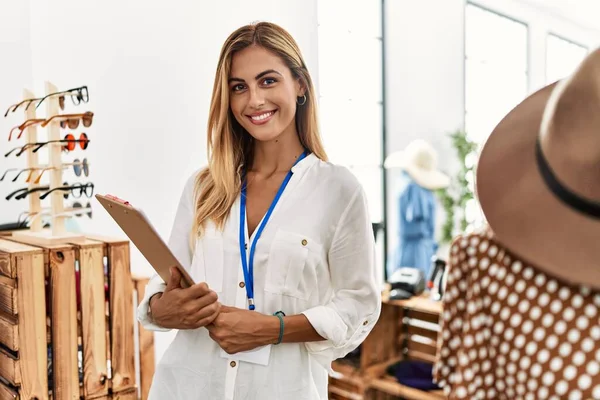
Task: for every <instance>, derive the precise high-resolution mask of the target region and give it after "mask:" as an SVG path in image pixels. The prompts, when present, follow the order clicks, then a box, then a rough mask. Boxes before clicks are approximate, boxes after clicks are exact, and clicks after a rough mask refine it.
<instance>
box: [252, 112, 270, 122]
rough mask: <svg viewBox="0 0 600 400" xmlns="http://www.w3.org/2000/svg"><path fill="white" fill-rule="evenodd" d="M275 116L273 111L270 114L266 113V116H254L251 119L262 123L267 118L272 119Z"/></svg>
mask: <svg viewBox="0 0 600 400" xmlns="http://www.w3.org/2000/svg"><path fill="white" fill-rule="evenodd" d="M273 114H274V112H273V111H270V112H268V113H264V114H261V115H255V116H252V117H251V118H252V119H253V120H254V121H262V120H264V119H267V118H269V117H270V116H271V115H273Z"/></svg>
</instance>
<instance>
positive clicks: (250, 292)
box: [240, 151, 306, 310]
mask: <svg viewBox="0 0 600 400" xmlns="http://www.w3.org/2000/svg"><path fill="white" fill-rule="evenodd" d="M304 157H306V151H305V152H303V153H302V154H301V155H300V157H298V159H297V160H296V162H295V163H294V165H296V164H298V163H299V162H300V161H301V160H302V159H303V158H304ZM291 177H292V170H291V169H290V171H289V172H288V173H287V175H286V176H285V179H284V180H283V182H282V183H281V186H280V187H279V190H278V191H277V194H276V195H275V198H274V199H273V202H272V203H271V205H270V206H269V209H268V210H267V213H266V214H265V217H264V218H263V220H262V222H261V224H260V226H259V227H258V229H257V231H256V236H255V237H254V241H253V242H252V245H251V246H250V260H247V259H246V246H245V244H246V229H245V227H246V179H245V178H244V181H243V182H242V194H241V199H240V200H241V204H240V256H241V258H242V270H243V272H244V281H245V282H246V286H245V287H246V295H247V296H248V308H249V309H250V310H254V308H255V307H254V250H255V249H256V242H258V239H259V238H260V235H261V233H262V231H263V229H265V225H267V221H269V217H271V214H272V213H273V210H274V209H275V206H276V205H277V202H278V201H279V198H280V197H281V194H282V193H283V191H284V190H285V187H286V186H287V184H288V182H289V181H290V178H291Z"/></svg>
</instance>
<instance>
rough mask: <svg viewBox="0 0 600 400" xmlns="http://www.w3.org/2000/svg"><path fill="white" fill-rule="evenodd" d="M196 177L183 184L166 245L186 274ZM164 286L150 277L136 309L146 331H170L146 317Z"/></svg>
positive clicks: (189, 260) (156, 275) (194, 175)
mask: <svg viewBox="0 0 600 400" xmlns="http://www.w3.org/2000/svg"><path fill="white" fill-rule="evenodd" d="M196 176H197V172H196V173H194V174H193V175H192V176H191V177H190V178H189V179H188V180H187V182H186V184H185V187H184V189H183V193H182V195H181V198H180V200H179V205H178V207H177V212H176V214H175V220H174V222H173V227H172V229H171V235H170V237H169V241H168V243H167V245H168V246H169V249H171V251H172V252H173V255H174V256H175V257H176V258H177V260H178V261H179V263H180V264H181V265H182V266H183V267H184V268H185V269H186V270H187V271H188V272H190V266H191V264H192V251H191V249H190V233H191V230H192V224H193V221H194V185H195V181H196ZM166 286H167V285H166V284H165V282H164V280H163V279H162V278H161V277H160V276H159V275H158V274H156V273H155V274H154V275H153V276H152V278H151V279H150V281H149V282H148V285H146V291H145V293H144V298H143V299H142V301H141V302H140V304H139V306H138V308H137V319H138V321H139V322H140V323H141V324H142V326H143V327H144V328H145V329H147V330H150V331H160V332H166V331H169V330H170V329H166V328H163V327H160V326H158V325H156V324H154V323H153V322H152V320H151V319H150V318H149V316H148V306H149V301H150V298H151V297H152V296H154V295H155V294H157V293H161V292H164V290H165V288H166Z"/></svg>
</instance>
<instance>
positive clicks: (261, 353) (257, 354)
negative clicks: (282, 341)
mask: <svg viewBox="0 0 600 400" xmlns="http://www.w3.org/2000/svg"><path fill="white" fill-rule="evenodd" d="M271 346H272V345H271V344H269V345H266V346H262V347H257V348H256V349H253V350H248V351H241V352H239V353H235V354H227V352H225V350H223V349H221V357H223V358H226V359H233V360H237V361H246V362H249V363H252V364H258V365H269V356H270V355H271Z"/></svg>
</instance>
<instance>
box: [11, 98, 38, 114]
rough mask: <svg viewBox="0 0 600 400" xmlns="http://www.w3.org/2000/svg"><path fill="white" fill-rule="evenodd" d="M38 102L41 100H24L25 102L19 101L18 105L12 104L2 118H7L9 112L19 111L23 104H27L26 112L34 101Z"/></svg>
mask: <svg viewBox="0 0 600 400" xmlns="http://www.w3.org/2000/svg"><path fill="white" fill-rule="evenodd" d="M40 100H41V99H25V100H23V101H21V102H20V103H17V104H13V105H12V106H10V107H8V110H6V112H5V113H4V117H7V116H8V114H9V113H11V112H15V111H17V110H18V109H19V107H21V106H24V105H25V104H27V106H26V107H25V109H26V110H27V109H28V108H29V105H30V104H31V103H33V102H34V101H40Z"/></svg>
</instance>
